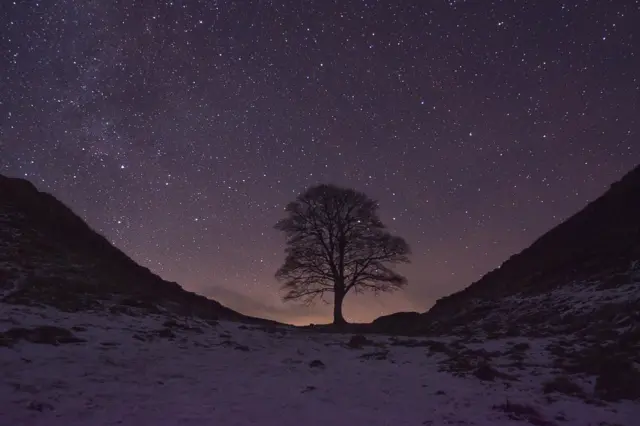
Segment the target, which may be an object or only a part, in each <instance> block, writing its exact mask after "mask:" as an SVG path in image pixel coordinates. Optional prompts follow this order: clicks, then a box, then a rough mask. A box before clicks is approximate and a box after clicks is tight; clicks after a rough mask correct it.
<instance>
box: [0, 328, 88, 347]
mask: <svg viewBox="0 0 640 426" xmlns="http://www.w3.org/2000/svg"><path fill="white" fill-rule="evenodd" d="M20 340H26V341H28V342H31V343H38V344H46V345H59V344H65V343H81V342H84V341H85V340H84V339H80V338H78V337H76V336H74V335H73V333H71V331H69V330H67V329H65V328H61V327H56V326H52V325H43V326H39V327H34V328H31V329H29V328H20V327H18V328H11V329H9V330H7V331H5V332H4V333H0V342H2V343H0V345H4V346H11V345H13V344H15V343H17V342H19V341H20Z"/></svg>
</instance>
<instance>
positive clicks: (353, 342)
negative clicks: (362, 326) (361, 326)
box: [347, 334, 373, 349]
mask: <svg viewBox="0 0 640 426" xmlns="http://www.w3.org/2000/svg"><path fill="white" fill-rule="evenodd" d="M371 344H373V342H372V341H371V340H369V339H367V338H366V337H364V336H363V335H362V334H356V335H354V336H352V337H351V339H350V340H349V342H348V343H347V346H348V347H350V348H351V349H362V348H363V347H364V346H366V345H371Z"/></svg>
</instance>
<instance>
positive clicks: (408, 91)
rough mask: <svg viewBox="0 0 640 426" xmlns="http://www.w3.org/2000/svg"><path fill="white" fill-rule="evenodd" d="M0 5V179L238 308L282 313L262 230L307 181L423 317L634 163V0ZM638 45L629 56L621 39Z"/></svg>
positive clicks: (358, 304) (385, 306)
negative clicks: (378, 242) (395, 242)
mask: <svg viewBox="0 0 640 426" xmlns="http://www.w3.org/2000/svg"><path fill="white" fill-rule="evenodd" d="M16 3H17V4H9V3H7V4H3V5H2V9H1V10H0V14H1V15H2V20H1V21H0V37H1V39H0V44H1V46H2V51H3V52H4V55H3V57H2V61H3V63H2V69H3V72H2V76H1V79H0V94H1V96H0V173H3V174H8V175H10V176H20V177H25V178H27V179H29V180H31V181H33V182H34V183H36V184H37V185H38V186H39V187H40V188H41V189H44V190H48V191H51V192H52V193H53V194H54V195H55V196H57V197H58V198H59V199H61V200H62V201H64V202H65V203H67V204H68V205H69V206H70V207H72V208H73V209H74V210H75V211H76V212H78V213H79V214H80V215H81V216H82V217H84V218H85V219H86V220H87V221H88V223H89V224H90V225H91V226H93V227H94V228H96V229H97V230H99V231H100V232H102V233H103V234H104V235H106V236H107V237H108V238H109V239H110V240H111V241H112V242H114V243H115V244H116V245H117V246H118V247H120V248H122V249H123V250H124V251H125V252H126V253H127V254H129V255H131V256H132V257H133V258H134V259H135V260H136V261H138V262H140V263H141V264H143V265H145V266H148V267H150V268H151V269H152V270H153V271H155V272H157V273H159V274H160V275H161V276H163V277H164V278H167V279H170V280H175V281H177V282H179V283H180V284H182V285H183V286H184V287H185V288H187V289H190V290H194V291H197V292H200V293H203V294H205V295H208V296H211V297H213V298H216V299H217V300H219V301H221V302H223V303H225V304H227V305H229V306H230V307H232V308H234V309H237V310H239V311H242V312H245V313H248V314H254V315H261V316H267V317H270V318H275V319H278V320H282V321H289V322H296V323H304V322H320V321H326V320H328V319H329V313H330V309H329V306H323V305H319V306H316V307H314V308H311V309H309V308H305V307H299V306H295V305H290V304H287V305H283V304H282V303H281V302H280V301H279V297H280V295H279V293H278V284H277V283H276V282H275V280H274V278H273V274H274V273H275V271H276V269H277V267H278V266H279V264H280V262H281V261H282V260H283V258H284V254H283V249H284V246H283V238H282V237H281V236H280V235H278V234H277V233H276V231H274V230H273V229H272V226H273V224H274V223H275V222H276V221H277V220H278V219H279V218H280V217H281V216H282V213H283V211H282V209H283V207H284V205H285V204H286V203H287V202H288V201H291V200H292V199H293V198H294V197H295V195H296V194H297V193H298V192H300V191H302V190H303V189H304V188H305V187H307V186H309V185H312V184H316V183H320V182H330V183H337V184H340V185H344V186H351V187H354V188H356V189H358V190H362V191H364V192H366V193H367V194H369V195H370V196H371V197H374V198H376V199H378V200H379V201H380V205H381V212H382V216H383V219H384V221H385V222H386V223H387V224H388V225H389V227H390V228H391V229H392V231H393V232H395V233H398V234H399V235H401V236H403V237H405V238H406V239H407V240H408V242H409V243H410V244H411V245H412V248H413V252H414V254H413V256H412V260H413V264H412V265H411V266H409V267H406V268H404V269H403V270H404V271H405V272H406V274H407V277H408V279H409V287H408V288H407V290H406V291H405V292H404V293H402V294H396V295H394V296H382V297H381V298H378V299H374V298H372V297H354V296H350V297H349V298H348V299H347V302H346V307H345V308H346V311H345V314H346V317H347V319H348V320H353V321H365V320H371V319H373V318H375V317H377V316H379V315H381V314H387V313H390V312H393V311H396V310H419V311H424V310H426V309H428V308H429V306H431V304H432V303H433V302H434V301H435V299H436V298H438V297H440V296H443V295H446V294H449V293H451V292H453V291H456V290H458V289H460V288H462V287H464V286H466V285H468V284H470V283H471V282H472V281H473V280H475V279H477V278H479V277H480V276H481V275H482V274H483V273H485V272H487V271H489V270H491V269H493V268H495V267H497V266H499V265H500V264H501V263H502V261H504V260H505V259H506V258H507V257H509V256H510V255H511V254H513V253H514V252H516V251H519V250H521V249H522V248H524V247H525V246H527V245H528V244H529V243H531V242H532V241H533V240H534V239H535V238H536V237H538V236H539V235H540V234H541V233H543V232H545V231H546V230H548V229H549V228H550V227H552V226H553V225H556V224H557V223H559V222H560V221H561V220H562V219H564V218H566V217H568V216H569V215H571V214H573V213H574V212H576V211H577V210H579V209H580V208H582V207H583V206H584V205H585V204H586V203H587V202H588V201H589V200H591V199H593V198H595V197H596V196H598V195H600V194H601V193H602V192H604V190H605V189H606V188H607V186H608V185H609V184H610V183H612V182H613V181H615V180H617V179H618V178H620V177H621V176H622V175H623V174H624V172H626V171H627V170H629V169H631V168H632V167H633V166H634V165H636V164H637V163H638V162H640V143H639V142H638V131H639V130H640V125H639V117H640V108H639V103H640V94H639V86H640V76H639V74H640V71H639V70H640V60H639V59H640V56H639V54H638V32H637V22H639V21H640V13H639V12H638V5H637V4H636V3H634V2H632V1H627V2H625V1H615V2H602V1H585V2H579V4H577V5H576V4H572V5H567V4H563V3H562V2H515V1H504V2H464V1H449V2H447V1H438V2H424V1H415V2H412V1H403V2H376V1H337V0H336V1H324V0H323V1H295V2H293V1H283V2H271V1H266V0H261V1H253V2H250V1H246V2H243V1H221V2H218V1H209V0H207V1H179V0H175V1H171V2H169V1H157V2H122V4H118V2H108V1H92V2H84V1H83V2H76V1H70V0H66V1H60V2H16ZM634 43H635V44H634Z"/></svg>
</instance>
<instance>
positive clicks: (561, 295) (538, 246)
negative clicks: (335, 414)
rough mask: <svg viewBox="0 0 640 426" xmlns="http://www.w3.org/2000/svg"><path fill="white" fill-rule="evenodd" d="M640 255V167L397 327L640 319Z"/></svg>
mask: <svg viewBox="0 0 640 426" xmlns="http://www.w3.org/2000/svg"><path fill="white" fill-rule="evenodd" d="M638 260H640V166H639V167H637V168H635V169H634V170H632V171H631V172H629V173H628V174H627V175H626V176H624V177H623V178H622V179H621V180H620V181H619V182H616V183H614V184H613V185H612V186H611V188H610V189H609V190H608V191H607V192H606V193H605V194H604V195H602V196H601V197H599V198H598V199H596V200H595V201H593V202H591V203H589V204H588V205H587V206H586V207H585V208H584V209H583V210H581V211H580V212H578V213H577V214H575V215H574V216H572V217H571V218H569V219H567V220H566V221H564V222H563V223H561V224H560V225H558V226H556V227H555V228H553V229H552V230H550V231H549V232H547V233H546V234H544V235H543V236H542V237H540V238H539V239H538V240H537V241H535V242H534V243H533V244H532V245H531V246H530V247H528V248H527V249H525V250H523V251H522V252H521V253H519V254H516V255H514V256H512V257H511V258H510V259H508V260H507V261H506V262H504V263H503V264H502V266H500V267H499V268H497V269H495V270H494V271H492V272H489V273H488V274H486V275H485V276H484V277H482V278H481V279H480V280H478V281H477V282H475V283H473V284H471V285H470V286H469V287H467V288H465V289H463V290H461V291H459V292H457V293H454V294H451V295H450V296H446V297H443V298H441V299H439V300H438V301H437V303H436V304H435V305H434V306H433V307H432V308H431V309H430V310H429V311H428V312H426V313H424V314H422V315H420V317H419V318H416V317H415V316H400V317H398V318H396V320H394V321H393V324H392V325H393V328H394V330H395V331H396V332H403V333H408V334H424V333H437V334H440V333H451V332H456V331H464V332H467V333H474V332H476V331H477V330H478V329H484V330H485V331H487V332H489V333H491V334H494V335H495V334H500V333H507V334H521V333H522V334H524V333H533V334H545V333H552V332H569V331H576V330H587V329H589V330H591V331H594V330H595V329H598V330H609V331H611V330H613V329H615V328H620V327H624V326H625V325H627V326H628V325H631V324H634V321H635V323H636V324H640V316H639V315H640V263H638V262H637V261H638ZM634 262H636V263H634ZM383 321H384V320H383ZM378 322H379V321H378ZM387 323H389V321H387ZM373 325H374V326H375V325H376V322H374V324H373Z"/></svg>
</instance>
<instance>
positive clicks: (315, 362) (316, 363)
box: [309, 359, 325, 368]
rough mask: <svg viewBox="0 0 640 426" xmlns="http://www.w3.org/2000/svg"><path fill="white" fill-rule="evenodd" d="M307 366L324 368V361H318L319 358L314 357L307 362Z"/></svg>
mask: <svg viewBox="0 0 640 426" xmlns="http://www.w3.org/2000/svg"><path fill="white" fill-rule="evenodd" d="M309 367H311V368H324V367H325V365H324V362H322V361H320V360H319V359H314V360H313V361H311V362H310V363H309Z"/></svg>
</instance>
